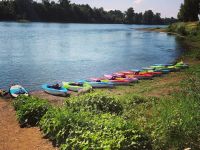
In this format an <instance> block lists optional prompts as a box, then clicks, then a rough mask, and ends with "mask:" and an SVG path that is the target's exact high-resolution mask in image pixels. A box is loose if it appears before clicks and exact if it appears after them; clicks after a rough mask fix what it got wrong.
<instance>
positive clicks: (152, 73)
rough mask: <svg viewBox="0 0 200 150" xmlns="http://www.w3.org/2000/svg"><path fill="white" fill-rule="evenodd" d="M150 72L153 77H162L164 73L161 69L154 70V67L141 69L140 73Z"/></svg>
mask: <svg viewBox="0 0 200 150" xmlns="http://www.w3.org/2000/svg"><path fill="white" fill-rule="evenodd" d="M143 73H144V74H150V75H152V76H153V77H160V76H161V75H162V72H159V71H156V72H155V71H154V70H153V69H152V70H149V69H145V68H144V69H142V70H141V71H140V74H143Z"/></svg>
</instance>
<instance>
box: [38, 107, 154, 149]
mask: <svg viewBox="0 0 200 150" xmlns="http://www.w3.org/2000/svg"><path fill="white" fill-rule="evenodd" d="M40 127H41V129H42V130H43V132H44V133H45V134H46V136H48V137H49V138H50V139H51V140H54V141H55V144H56V145H57V146H60V148H61V149H62V150H70V149H113V150H117V149H124V150H129V149H131V150H134V149H138V150H140V149H151V145H150V142H149V140H148V138H147V136H145V135H144V134H143V133H142V132H140V131H139V130H138V129H137V128H136V127H134V126H133V125H132V124H130V123H128V122H127V121H125V120H124V119H122V118H121V117H119V116H116V115H111V114H108V113H106V114H94V113H92V112H88V111H82V110H80V111H79V112H74V110H71V109H66V108H61V109H59V108H57V109H55V108H54V109H52V110H49V111H48V112H47V113H46V114H45V115H44V116H43V118H42V120H41V122H40Z"/></svg>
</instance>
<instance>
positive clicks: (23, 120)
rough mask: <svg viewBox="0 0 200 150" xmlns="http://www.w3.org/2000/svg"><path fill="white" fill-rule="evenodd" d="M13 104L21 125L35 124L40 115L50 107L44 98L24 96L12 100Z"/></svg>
mask: <svg viewBox="0 0 200 150" xmlns="http://www.w3.org/2000/svg"><path fill="white" fill-rule="evenodd" d="M13 105H14V108H15V110H16V111H17V112H16V114H17V118H18V120H19V123H20V125H21V126H22V127H24V126H35V125H37V124H38V123H39V121H40V119H41V117H42V116H43V115H44V114H45V113H46V112H47V110H48V109H49V108H50V105H49V104H48V102H47V101H46V100H41V99H38V98H35V97H25V96H20V97H18V98H17V99H16V100H15V101H14V102H13Z"/></svg>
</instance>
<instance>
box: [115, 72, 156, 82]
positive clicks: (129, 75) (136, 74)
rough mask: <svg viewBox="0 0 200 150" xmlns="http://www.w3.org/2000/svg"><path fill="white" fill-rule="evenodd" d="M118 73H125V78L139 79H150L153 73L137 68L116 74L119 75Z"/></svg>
mask: <svg viewBox="0 0 200 150" xmlns="http://www.w3.org/2000/svg"><path fill="white" fill-rule="evenodd" d="M115 74H117V73H115ZM120 74H123V75H125V76H126V78H137V79H139V80H142V79H152V78H153V75H151V74H148V73H140V71H138V70H137V72H136V71H135V70H131V71H128V72H121V73H118V75H120Z"/></svg>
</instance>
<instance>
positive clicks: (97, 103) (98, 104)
mask: <svg viewBox="0 0 200 150" xmlns="http://www.w3.org/2000/svg"><path fill="white" fill-rule="evenodd" d="M66 106H67V107H68V108H71V109H75V110H76V111H78V110H80V109H84V110H88V111H93V112H95V113H101V112H103V113H111V114H121V113H122V111H123V107H122V104H121V103H120V101H119V100H117V98H115V97H111V96H108V95H106V94H105V93H92V94H86V95H82V96H80V97H72V98H70V99H67V100H66ZM80 106H81V107H80Z"/></svg>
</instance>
